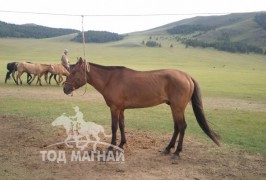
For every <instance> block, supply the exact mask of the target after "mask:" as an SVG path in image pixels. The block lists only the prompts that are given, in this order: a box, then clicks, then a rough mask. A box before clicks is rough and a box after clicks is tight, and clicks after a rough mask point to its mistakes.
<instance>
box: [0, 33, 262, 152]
mask: <svg viewBox="0 0 266 180" xmlns="http://www.w3.org/2000/svg"><path fill="white" fill-rule="evenodd" d="M71 36H72V35H70V36H63V37H58V38H51V39H39V40H37V39H12V38H6V39H0V79H1V81H0V115H2V116H3V115H5V116H17V117H30V118H31V119H34V120H36V121H41V122H42V123H43V124H44V125H45V126H47V127H51V125H50V124H51V122H52V121H53V120H54V119H55V118H56V117H58V116H59V115H61V114H62V113H64V112H67V114H74V110H73V106H79V107H80V109H81V111H82V112H83V113H84V116H85V119H86V120H87V121H94V122H96V123H99V124H102V125H110V123H111V121H110V112H109V109H108V107H107V106H106V105H105V102H104V100H103V98H102V97H101V96H100V95H99V94H98V93H97V92H96V90H95V89H94V88H92V87H91V86H89V85H88V86H87V89H86V94H85V95H84V96H80V95H79V94H82V93H83V92H84V91H85V87H83V88H82V89H79V90H78V93H79V94H74V96H73V97H69V96H66V95H64V93H63V89H62V87H61V86H57V85H55V83H53V84H52V85H51V86H50V85H46V84H45V83H43V84H44V86H42V87H39V86H36V85H35V83H33V84H32V85H31V86H28V85H27V84H26V83H25V82H26V81H25V77H26V75H23V78H24V84H23V85H22V86H17V85H15V83H14V82H13V80H9V81H8V82H7V84H5V83H4V79H5V74H6V72H7V71H6V64H7V63H8V62H12V61H31V62H35V63H53V64H54V63H60V57H61V55H62V53H63V50H64V49H65V48H67V49H68V50H69V59H70V62H71V63H75V62H76V59H77V57H80V56H82V57H83V54H84V53H83V46H82V44H79V43H75V42H70V41H69V39H70V38H71ZM148 38H149V37H148V36H145V35H141V34H137V33H136V34H130V35H129V36H127V37H126V38H125V39H124V40H122V41H119V42H113V43H105V44H86V59H87V60H88V61H91V62H94V63H98V64H102V65H119V66H127V67H129V68H133V69H136V70H152V69H165V68H167V69H180V70H183V71H185V72H187V73H189V74H190V75H191V76H193V77H194V78H195V79H196V80H197V81H198V82H199V84H200V86H201V90H202V98H203V103H204V108H205V113H206V116H207V118H208V120H209V123H210V124H211V126H212V128H213V129H214V130H215V131H217V132H218V133H219V134H220V135H221V137H222V144H225V145H228V146H230V147H233V148H241V149H244V150H247V151H249V152H252V153H260V154H263V155H266V143H265V137H266V136H265V135H266V119H265V118H266V93H265V91H266V83H265V82H266V56H265V55H255V54H237V53H227V52H221V51H216V50H214V49H210V48H209V49H202V48H186V47H185V46H184V45H182V44H179V43H178V42H176V41H174V40H172V39H170V38H168V37H160V36H158V37H157V38H158V39H159V41H160V42H161V44H162V47H161V48H149V47H145V46H143V45H142V44H141V42H142V41H143V40H144V41H146V40H148ZM170 44H173V47H172V48H170ZM35 81H36V80H35ZM42 81H44V80H43V79H42ZM125 115H126V128H127V129H131V130H136V131H149V132H152V133H155V134H158V135H159V134H161V133H172V131H173V122H172V117H171V112H170V109H169V107H168V106H167V105H160V106H157V107H153V108H147V109H134V110H127V111H126V114H125ZM186 120H187V123H188V128H187V135H189V136H193V137H195V138H198V139H199V140H201V141H207V142H208V143H212V142H211V141H210V140H208V138H206V135H205V134H204V133H203V132H202V130H201V129H200V127H199V126H198V124H197V122H196V120H195V117H194V114H193V112H192V109H191V106H190V104H189V105H188V108H187V111H186ZM48 131H49V130H48ZM169 140H170V137H169Z"/></svg>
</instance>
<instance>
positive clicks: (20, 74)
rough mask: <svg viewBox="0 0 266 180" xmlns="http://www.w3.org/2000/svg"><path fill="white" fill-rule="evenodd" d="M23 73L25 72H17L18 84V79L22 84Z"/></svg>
mask: <svg viewBox="0 0 266 180" xmlns="http://www.w3.org/2000/svg"><path fill="white" fill-rule="evenodd" d="M22 74H23V72H18V74H17V85H18V80H19V81H20V85H22V80H21V76H22Z"/></svg>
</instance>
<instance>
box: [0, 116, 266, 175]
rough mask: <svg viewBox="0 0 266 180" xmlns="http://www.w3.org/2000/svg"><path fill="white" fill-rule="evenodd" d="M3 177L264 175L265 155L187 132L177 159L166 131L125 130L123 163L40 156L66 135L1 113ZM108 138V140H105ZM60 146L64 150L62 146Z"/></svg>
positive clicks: (265, 173)
mask: <svg viewBox="0 0 266 180" xmlns="http://www.w3.org/2000/svg"><path fill="white" fill-rule="evenodd" d="M0 123H1V126H0V137H1V142H0V161H1V166H0V176H1V178H3V179H263V178H265V177H266V158H265V157H263V156H261V155H251V154H248V153H247V152H245V151H241V150H237V149H231V148H228V147H227V146H225V145H224V146H223V147H220V148H219V147H216V146H215V145H213V143H212V142H210V141H208V142H204V141H202V140H197V139H195V138H192V137H188V136H186V138H185V140H184V149H183V152H182V155H181V159H180V160H179V161H178V163H175V164H174V163H173V160H172V159H171V156H170V155H166V156H165V155H162V150H163V149H164V148H165V146H166V145H167V144H168V142H169V140H170V136H171V135H170V134H164V135H160V136H158V135H155V134H151V133H148V132H135V131H127V133H126V136H127V140H128V144H127V147H126V148H125V162H124V163H116V164H114V163H104V162H67V163H56V162H49V161H42V159H41V154H40V151H41V150H44V149H45V148H44V147H45V146H47V145H48V144H51V143H54V142H58V141H60V140H61V141H62V140H64V138H65V137H66V135H65V133H64V131H63V130H62V129H58V128H53V127H51V125H50V124H45V123H43V122H41V121H38V120H37V119H30V118H25V117H24V118H23V117H14V116H6V115H0ZM107 142H109V140H107ZM61 149H65V150H67V148H66V147H64V146H63V147H61Z"/></svg>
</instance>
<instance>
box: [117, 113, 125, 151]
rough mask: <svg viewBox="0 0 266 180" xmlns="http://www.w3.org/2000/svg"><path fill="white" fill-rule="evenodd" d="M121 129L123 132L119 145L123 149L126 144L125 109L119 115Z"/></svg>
mask: <svg viewBox="0 0 266 180" xmlns="http://www.w3.org/2000/svg"><path fill="white" fill-rule="evenodd" d="M119 129H120V132H121V142H120V144H119V147H120V148H121V149H124V148H123V146H124V144H126V135H125V116H124V111H121V112H120V116H119Z"/></svg>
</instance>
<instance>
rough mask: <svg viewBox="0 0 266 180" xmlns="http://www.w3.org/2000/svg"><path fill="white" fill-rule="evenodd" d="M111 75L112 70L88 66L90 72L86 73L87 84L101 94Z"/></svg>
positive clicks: (98, 66)
mask: <svg viewBox="0 0 266 180" xmlns="http://www.w3.org/2000/svg"><path fill="white" fill-rule="evenodd" d="M112 73H113V71H112V69H108V68H106V67H104V66H100V65H94V64H90V72H89V73H87V74H88V76H87V77H88V80H87V82H88V83H89V84H90V85H92V86H93V87H94V88H95V89H96V90H98V91H99V92H100V93H102V92H103V91H104V88H105V86H106V84H107V82H108V80H109V78H110V76H111V74H112Z"/></svg>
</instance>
